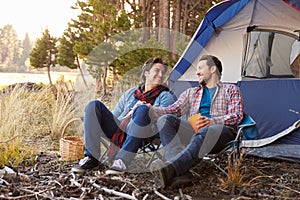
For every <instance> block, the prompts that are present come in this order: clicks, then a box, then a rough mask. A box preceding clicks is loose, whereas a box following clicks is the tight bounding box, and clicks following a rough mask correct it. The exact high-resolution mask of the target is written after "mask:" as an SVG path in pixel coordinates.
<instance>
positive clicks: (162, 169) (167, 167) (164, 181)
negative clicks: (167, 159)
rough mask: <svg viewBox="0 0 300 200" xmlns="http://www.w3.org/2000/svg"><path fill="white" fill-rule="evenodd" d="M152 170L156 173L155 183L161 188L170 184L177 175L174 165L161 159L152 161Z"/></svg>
mask: <svg viewBox="0 0 300 200" xmlns="http://www.w3.org/2000/svg"><path fill="white" fill-rule="evenodd" d="M150 171H151V173H152V174H153V175H154V181H155V184H156V185H157V186H158V187H159V188H165V187H166V186H167V185H170V183H171V181H172V179H173V178H174V177H175V176H176V172H175V169H174V167H173V166H172V165H171V164H167V163H164V162H163V161H162V160H160V159H157V160H155V161H153V162H152V163H151V165H150Z"/></svg>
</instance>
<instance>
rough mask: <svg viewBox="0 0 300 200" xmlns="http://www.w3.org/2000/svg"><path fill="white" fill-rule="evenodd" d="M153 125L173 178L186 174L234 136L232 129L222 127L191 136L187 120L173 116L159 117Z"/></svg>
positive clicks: (205, 129) (210, 127)
mask: <svg viewBox="0 0 300 200" xmlns="http://www.w3.org/2000/svg"><path fill="white" fill-rule="evenodd" d="M157 126H158V130H159V135H160V139H161V141H162V144H163V146H164V151H165V158H166V160H167V161H168V162H169V163H171V164H172V165H173V166H174V168H175V171H176V174H177V176H180V175H183V174H186V173H187V172H188V171H189V170H190V169H191V168H192V167H194V166H195V165H197V164H198V163H199V162H200V161H201V160H202V158H203V157H204V156H205V155H206V154H207V153H215V152H219V151H220V150H221V149H223V147H224V146H225V145H226V144H227V143H228V142H230V141H232V140H234V139H235V135H236V134H235V132H234V131H233V130H232V129H230V128H228V127H226V126H224V125H222V124H215V125H212V126H209V127H205V128H202V129H200V130H199V131H198V132H197V133H195V132H194V130H193V129H192V127H191V125H190V124H189V122H188V121H186V120H181V119H179V118H178V117H176V116H175V115H164V116H161V117H160V118H159V119H158V121H157ZM191 133H192V134H193V136H192V137H191ZM190 138H191V140H190V142H189V144H188V145H187V146H186V147H185V148H184V149H183V150H181V148H182V141H183V140H185V141H186V140H188V139H190Z"/></svg>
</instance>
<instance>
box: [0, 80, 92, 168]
mask: <svg viewBox="0 0 300 200" xmlns="http://www.w3.org/2000/svg"><path fill="white" fill-rule="evenodd" d="M56 88H57V95H56V96H57V97H56V98H54V95H53V93H52V92H51V89H50V88H49V87H42V89H40V90H35V91H29V90H28V88H26V86H21V85H19V86H16V87H15V88H14V89H12V90H11V91H9V92H5V93H1V94H0V151H1V156H2V160H0V162H1V163H0V164H2V165H3V164H6V163H12V164H16V165H17V164H19V162H16V161H17V160H20V159H17V158H16V157H18V156H17V154H16V153H13V152H14V151H16V152H20V153H19V157H23V156H24V157H26V156H28V155H29V154H35V153H36V152H38V151H41V149H40V148H41V146H44V147H46V146H48V145H49V144H51V141H49V140H53V141H57V142H56V144H57V145H56V147H57V148H58V140H59V139H60V134H61V130H62V128H63V126H64V125H65V124H66V122H67V121H69V120H70V119H72V118H74V117H79V116H83V111H84V107H85V105H86V104H87V102H88V101H89V100H90V99H91V98H93V97H94V96H93V95H94V91H95V90H94V89H89V90H86V91H84V92H81V93H69V92H68V90H67V88H66V87H65V86H64V84H63V83H60V84H58V85H56ZM45 137H47V140H46V142H48V144H39V142H45V140H43V139H44V138H45ZM29 150H30V151H29ZM22 152H27V153H26V154H24V155H23V154H22ZM28 152H30V153H28ZM4 154H5V155H4ZM12 160H14V162H12Z"/></svg>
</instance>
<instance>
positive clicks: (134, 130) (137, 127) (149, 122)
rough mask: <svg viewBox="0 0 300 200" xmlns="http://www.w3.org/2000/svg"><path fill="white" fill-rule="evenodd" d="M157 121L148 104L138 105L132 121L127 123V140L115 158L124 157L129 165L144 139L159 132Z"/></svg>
mask: <svg viewBox="0 0 300 200" xmlns="http://www.w3.org/2000/svg"><path fill="white" fill-rule="evenodd" d="M155 122H156V120H155V117H154V115H153V112H152V111H151V110H150V108H149V107H148V106H146V105H140V106H138V107H137V108H136V109H135V110H134V111H133V114H132V117H131V121H130V122H129V124H128V125H127V137H126V140H125V142H124V144H123V146H122V148H121V149H120V151H119V152H118V154H117V155H116V157H115V159H122V160H123V161H124V163H125V164H126V165H129V164H130V162H131V161H132V160H133V158H134V156H135V154H136V152H137V151H138V149H139V148H140V147H141V146H142V145H143V141H144V140H145V139H146V138H150V137H152V136H154V135H156V134H157V130H156V127H155Z"/></svg>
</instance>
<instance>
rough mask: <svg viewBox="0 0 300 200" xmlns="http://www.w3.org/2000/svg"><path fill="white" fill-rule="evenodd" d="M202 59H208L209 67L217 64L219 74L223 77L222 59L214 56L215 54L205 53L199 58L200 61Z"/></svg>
mask: <svg viewBox="0 0 300 200" xmlns="http://www.w3.org/2000/svg"><path fill="white" fill-rule="evenodd" d="M201 60H206V64H207V65H208V66H209V67H212V66H216V67H217V69H218V70H217V74H218V76H219V78H221V75H222V70H223V67H222V63H221V61H220V60H219V59H218V58H217V57H216V56H213V55H204V56H202V57H201V58H200V59H199V62H200V61H201Z"/></svg>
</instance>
